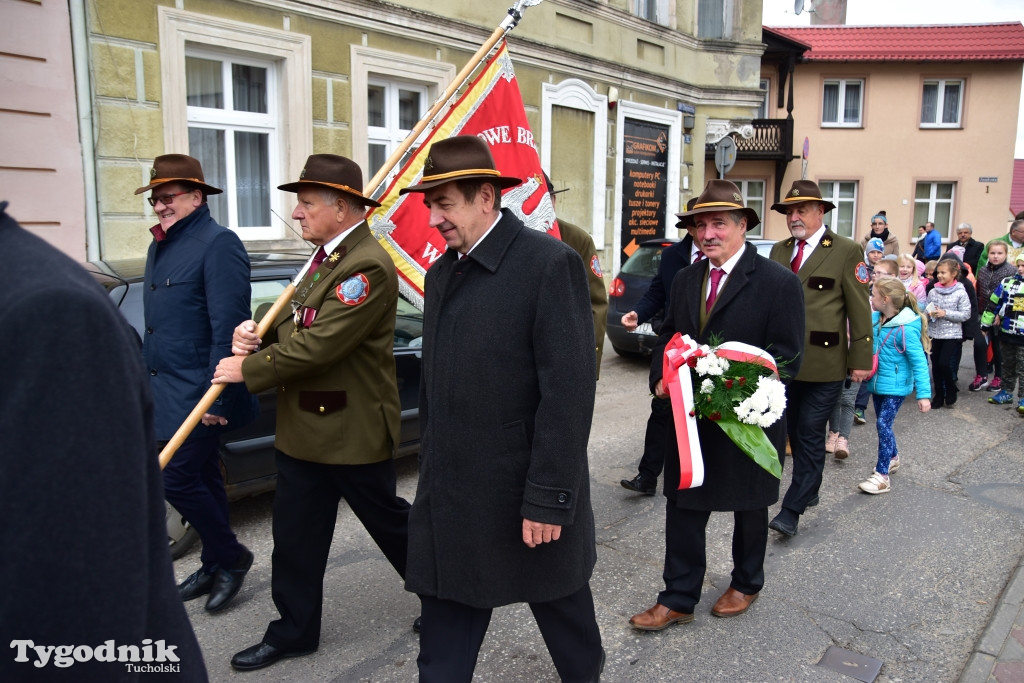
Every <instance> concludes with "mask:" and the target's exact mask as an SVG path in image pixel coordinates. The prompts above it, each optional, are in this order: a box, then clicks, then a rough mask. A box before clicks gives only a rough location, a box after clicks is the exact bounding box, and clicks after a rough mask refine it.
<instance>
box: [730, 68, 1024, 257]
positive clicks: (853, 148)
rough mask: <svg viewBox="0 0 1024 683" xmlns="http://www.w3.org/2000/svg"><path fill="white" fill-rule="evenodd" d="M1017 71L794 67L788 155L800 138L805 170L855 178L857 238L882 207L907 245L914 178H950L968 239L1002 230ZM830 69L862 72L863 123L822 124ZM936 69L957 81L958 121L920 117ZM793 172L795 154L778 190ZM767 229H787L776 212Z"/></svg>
mask: <svg viewBox="0 0 1024 683" xmlns="http://www.w3.org/2000/svg"><path fill="white" fill-rule="evenodd" d="M1021 71H1022V65H1021V63H1019V62H1017V63H1005V62H994V63H973V62H962V63H948V64H947V63H889V64H881V63H842V64H840V63H829V62H816V63H808V64H801V65H798V66H797V69H796V78H795V91H794V100H795V108H794V110H793V117H794V119H795V131H794V153H795V154H796V155H797V156H799V154H800V151H801V149H800V148H801V146H802V144H803V140H804V137H808V138H809V139H810V159H809V163H808V172H807V177H808V178H810V179H812V180H815V181H821V180H855V181H857V182H858V198H857V206H856V216H855V223H854V224H855V228H856V237H857V238H858V239H859V238H862V237H863V236H864V235H866V234H867V232H868V231H869V230H870V220H871V216H872V215H873V214H874V213H875V212H877V211H879V210H885V211H886V213H887V217H888V221H889V229H890V231H891V232H893V233H895V234H896V236H897V237H898V238H899V240H900V244H901V245H902V246H905V247H907V250H908V251H909V250H910V249H911V248H912V242H911V239H912V238H916V235H917V230H916V227H917V226H916V224H915V222H914V192H915V184H916V183H917V182H918V181H942V182H950V181H952V182H955V183H956V196H955V201H954V204H953V213H952V224H953V226H954V227H955V226H956V224H958V223H960V222H964V221H966V222H968V223H970V224H971V225H972V226H973V227H974V234H975V237H976V238H977V239H979V240H987V239H991V238H992V237H996V236H998V235H1000V234H1003V233H1005V232H1006V225H1007V223H1006V219H1007V210H1008V209H1007V207H1008V206H1009V203H1010V188H1011V179H1012V174H1013V149H1014V140H1015V137H1016V120H1017V117H1016V111H1017V106H1018V102H1019V98H1020V89H1021ZM834 77H839V78H863V79H864V81H865V85H864V100H863V114H862V116H863V118H862V127H860V128H826V127H822V126H821V107H822V90H823V83H824V79H826V78H834ZM938 77H941V78H964V79H965V89H964V99H963V111H962V119H961V121H962V127H961V128H955V129H927V128H921V127H920V125H919V121H920V113H921V99H922V91H923V81H924V80H925V79H926V78H938ZM784 115H785V111H784V110H778V114H777V116H780V117H782V116H784ZM737 166H739V165H737ZM761 168H764V169H767V168H768V166H767V165H762V166H761ZM737 172H740V169H739V168H738V169H737ZM799 177H800V160H799V159H797V160H795V161H794V162H792V163H791V164H790V165H789V168H788V169H787V171H786V175H785V178H784V183H783V188H784V189H785V188H789V186H790V185H791V183H792V181H793V180H795V179H798V178H799ZM993 177H994V178H996V179H997V181H995V182H979V178H993ZM766 235H767V236H768V237H770V238H773V239H781V238H783V237H785V236H787V235H788V231H787V230H786V227H785V219H784V218H783V217H782V216H781V215H780V214H772V215H769V217H768V220H767V232H766Z"/></svg>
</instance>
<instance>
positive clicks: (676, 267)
mask: <svg viewBox="0 0 1024 683" xmlns="http://www.w3.org/2000/svg"><path fill="white" fill-rule="evenodd" d="M696 201H697V198H696V197H694V198H692V199H691V200H690V201H688V202H687V203H686V210H687V211H689V210H690V209H692V208H693V205H694V203H695V202H696ZM676 217H678V218H680V219H681V220H680V221H679V222H678V223H676V228H677V229H685V230H686V237H684V238H683V239H682V240H681V241H679V242H676V243H675V244H673V245H672V246H671V247H666V248H665V249H664V250H662V252H661V263H660V264H659V265H658V273H657V274H656V275H655V276H654V279H652V280H651V286H650V287H648V288H647V291H646V292H644V295H643V297H641V299H640V301H638V302H637V304H636V310H635V311H629V312H628V313H626V314H625V315H623V316H622V326H623V327H625V328H626V329H627V330H628V331H630V332H632V331H633V330H635V329H636V328H637V325H639V324H640V323H645V322H647V321H648V320H650V319H652V318H653V317H654V316H655V315H657V314H659V313H662V312H663V311H664V310H665V309H666V308H668V306H669V299H668V293H669V291H670V290H671V289H672V280H673V279H675V276H676V273H678V272H679V271H680V270H682V269H683V268H685V267H686V266H688V265H690V264H692V263H697V262H698V261H700V260H701V259H703V258H704V252H702V251H701V250H700V249H699V248H698V247H696V246H694V243H693V233H694V232H696V230H695V229H694V226H693V218H692V217H690V216H685V215H684V214H681V213H677V214H676ZM658 327H659V330H656V331H660V325H659V326H658ZM671 423H672V407H671V405H669V402H668V399H667V398H659V397H657V396H654V397H652V398H651V416H650V417H649V418H647V431H646V432H645V433H644V452H643V455H641V456H640V464H639V465H638V466H637V470H638V472H637V475H636V476H635V477H633V478H632V479H623V480H622V481H620V482H619V483H620V484H621V485H622V488H624V489H628V490H630V491H636V492H637V493H642V494H644V495H646V496H653V495H654V493H655V491H656V490H657V486H658V477H659V476H661V471H662V470H663V469H664V468H665V442H666V440H667V439H668V436H669V428H670V425H671Z"/></svg>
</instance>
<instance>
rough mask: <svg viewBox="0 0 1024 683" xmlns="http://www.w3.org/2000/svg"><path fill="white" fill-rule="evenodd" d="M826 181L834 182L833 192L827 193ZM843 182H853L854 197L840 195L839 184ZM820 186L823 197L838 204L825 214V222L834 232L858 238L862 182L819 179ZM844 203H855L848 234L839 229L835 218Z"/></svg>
mask: <svg viewBox="0 0 1024 683" xmlns="http://www.w3.org/2000/svg"><path fill="white" fill-rule="evenodd" d="M826 183H831V184H832V192H831V193H826V192H825V187H824V186H825V184H826ZM841 183H851V184H852V185H853V198H852V199H851V198H848V197H840V196H839V185H840V184H841ZM818 187H819V188H821V198H822V199H824V200H825V201H827V202H832V203H833V204H835V205H836V208H835V209H833V210H832V211H829V212H828V213H827V214H825V224H826V225H827V226H828V227H829V229H830V230H832V232H834V233H836V234H837V235H842V236H843V237H849V238H850V239H856V235H857V208H858V201H859V198H860V183H859V182H858V181H856V180H832V179H828V180H819V181H818ZM843 204H852V205H853V211H852V212H851V214H850V215H851V218H850V234H848V235H847V234H845V233H844V232H840V231H839V226H838V224H837V220H836V219H835V218H834V214H836V212H837V211H838V210H839V208H840V206H842V205H843Z"/></svg>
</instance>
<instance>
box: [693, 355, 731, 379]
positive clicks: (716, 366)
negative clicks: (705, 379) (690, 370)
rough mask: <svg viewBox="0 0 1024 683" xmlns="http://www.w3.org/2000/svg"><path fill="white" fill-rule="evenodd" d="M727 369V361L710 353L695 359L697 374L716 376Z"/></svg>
mask: <svg viewBox="0 0 1024 683" xmlns="http://www.w3.org/2000/svg"><path fill="white" fill-rule="evenodd" d="M728 369H729V361H727V360H726V359H725V358H719V357H718V356H716V355H714V354H711V355H708V356H703V357H701V358H698V359H697V367H696V370H697V374H698V375H710V376H714V377H718V376H720V375H722V374H724V373H725V371H726V370H728Z"/></svg>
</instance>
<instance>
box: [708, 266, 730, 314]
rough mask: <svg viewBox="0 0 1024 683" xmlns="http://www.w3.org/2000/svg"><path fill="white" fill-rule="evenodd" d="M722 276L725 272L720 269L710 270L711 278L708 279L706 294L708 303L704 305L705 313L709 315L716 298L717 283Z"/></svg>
mask: <svg viewBox="0 0 1024 683" xmlns="http://www.w3.org/2000/svg"><path fill="white" fill-rule="evenodd" d="M724 274H725V271H724V270H722V269H721V268H712V269H711V276H710V277H709V278H708V279H709V280H710V283H711V285H710V288H709V289H710V291H709V292H708V301H707V304H705V306H704V312H705V313H710V312H711V307H712V306H714V305H715V299H717V298H718V283H719V282H721V281H722V275H724Z"/></svg>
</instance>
